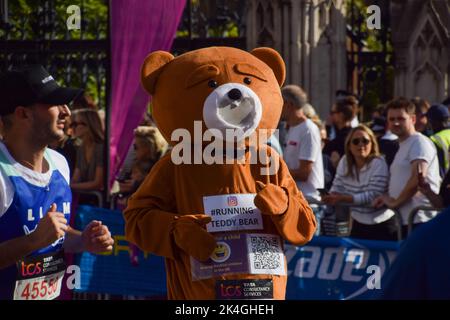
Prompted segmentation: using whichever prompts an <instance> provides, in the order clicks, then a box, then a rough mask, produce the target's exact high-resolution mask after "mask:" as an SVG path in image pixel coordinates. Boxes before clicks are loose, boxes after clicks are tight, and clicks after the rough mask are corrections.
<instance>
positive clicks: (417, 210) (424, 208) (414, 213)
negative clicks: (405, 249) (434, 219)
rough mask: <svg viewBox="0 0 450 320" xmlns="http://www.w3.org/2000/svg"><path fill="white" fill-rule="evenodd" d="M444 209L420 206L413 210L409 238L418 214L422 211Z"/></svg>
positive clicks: (409, 219) (410, 217)
mask: <svg viewBox="0 0 450 320" xmlns="http://www.w3.org/2000/svg"><path fill="white" fill-rule="evenodd" d="M443 209H444V208H435V207H431V206H418V207H415V208H414V209H412V210H411V213H410V214H409V216H408V236H409V235H410V234H411V232H412V229H413V225H414V218H415V217H416V215H417V213H419V211H420V210H423V211H438V212H440V211H442V210H443Z"/></svg>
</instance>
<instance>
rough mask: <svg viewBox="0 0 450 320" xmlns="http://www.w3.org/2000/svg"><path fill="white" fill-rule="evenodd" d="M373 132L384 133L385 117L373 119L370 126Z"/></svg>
mask: <svg viewBox="0 0 450 320" xmlns="http://www.w3.org/2000/svg"><path fill="white" fill-rule="evenodd" d="M370 129H372V131H373V132H384V131H386V118H385V117H375V118H374V119H373V122H372V125H371V126H370Z"/></svg>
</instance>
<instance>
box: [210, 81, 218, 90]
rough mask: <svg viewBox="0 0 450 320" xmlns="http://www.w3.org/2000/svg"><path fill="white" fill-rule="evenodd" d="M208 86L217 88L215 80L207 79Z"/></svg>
mask: <svg viewBox="0 0 450 320" xmlns="http://www.w3.org/2000/svg"><path fill="white" fill-rule="evenodd" d="M208 86H209V87H211V88H217V81H215V80H209V81H208Z"/></svg>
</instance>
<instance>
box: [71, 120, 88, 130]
mask: <svg viewBox="0 0 450 320" xmlns="http://www.w3.org/2000/svg"><path fill="white" fill-rule="evenodd" d="M79 125H82V126H85V125H86V123H85V122H81V121H80V122H77V121H72V123H71V124H70V127H71V128H76V127H78V126H79Z"/></svg>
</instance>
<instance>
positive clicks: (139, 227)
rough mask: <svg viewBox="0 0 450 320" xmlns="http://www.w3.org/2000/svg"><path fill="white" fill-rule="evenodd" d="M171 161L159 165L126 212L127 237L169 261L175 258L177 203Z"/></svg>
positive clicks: (142, 185) (132, 198)
mask: <svg viewBox="0 0 450 320" xmlns="http://www.w3.org/2000/svg"><path fill="white" fill-rule="evenodd" d="M172 184H173V177H171V174H170V157H164V158H163V159H161V160H160V161H158V162H157V163H156V164H155V165H154V166H153V168H152V170H151V171H150V173H149V174H148V175H147V177H146V178H145V180H144V182H143V183H142V184H141V186H140V187H139V189H138V190H137V191H136V192H135V193H134V194H133V195H132V196H131V197H130V199H129V200H128V205H127V208H126V209H125V210H124V213H123V214H124V218H125V237H126V239H127V240H128V241H130V242H132V243H135V244H136V245H137V246H138V247H140V248H141V249H142V250H144V251H147V252H151V253H154V254H156V255H160V256H164V257H167V258H175V257H176V251H177V248H176V244H175V242H174V240H173V237H172V234H173V226H174V221H175V219H176V218H175V217H176V215H175V213H172V212H175V209H174V206H175V199H173V196H172V194H171V190H173V186H172Z"/></svg>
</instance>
